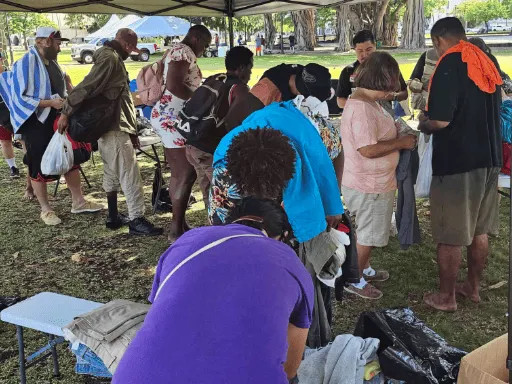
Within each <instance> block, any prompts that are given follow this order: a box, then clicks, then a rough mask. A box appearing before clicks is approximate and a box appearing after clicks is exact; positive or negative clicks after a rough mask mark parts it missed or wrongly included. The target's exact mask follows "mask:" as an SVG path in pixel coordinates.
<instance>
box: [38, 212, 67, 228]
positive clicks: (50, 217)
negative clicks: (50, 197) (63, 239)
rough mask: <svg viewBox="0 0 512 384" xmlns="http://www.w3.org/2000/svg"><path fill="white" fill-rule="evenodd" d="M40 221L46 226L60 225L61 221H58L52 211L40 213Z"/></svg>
mask: <svg viewBox="0 0 512 384" xmlns="http://www.w3.org/2000/svg"><path fill="white" fill-rule="evenodd" d="M41 220H43V221H44V223H45V224H46V225H59V224H60V223H62V220H61V219H59V217H58V216H57V215H56V214H55V212H53V211H48V212H41Z"/></svg>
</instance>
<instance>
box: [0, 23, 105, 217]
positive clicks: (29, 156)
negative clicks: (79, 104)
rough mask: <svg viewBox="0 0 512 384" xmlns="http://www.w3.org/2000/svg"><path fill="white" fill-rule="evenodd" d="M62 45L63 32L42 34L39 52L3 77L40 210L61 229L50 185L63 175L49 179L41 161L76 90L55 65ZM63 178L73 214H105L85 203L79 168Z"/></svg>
mask: <svg viewBox="0 0 512 384" xmlns="http://www.w3.org/2000/svg"><path fill="white" fill-rule="evenodd" d="M62 41H69V40H68V39H63V38H62V36H61V34H60V31H57V30H56V29H54V28H51V27H41V28H39V29H38V30H37V33H36V41H35V46H34V47H32V48H30V50H29V51H28V52H27V53H26V54H25V55H24V56H23V58H21V59H20V60H18V61H17V62H16V63H15V64H14V66H13V69H12V71H7V72H3V73H2V74H0V96H1V97H2V99H3V100H4V102H5V104H6V105H7V107H8V108H9V113H10V118H11V125H12V127H13V130H14V133H18V134H21V136H22V139H23V141H24V142H25V147H26V155H25V163H26V164H27V165H28V171H29V175H30V177H31V179H32V187H33V189H34V194H35V195H36V197H37V200H38V201H39V204H40V205H41V219H42V220H43V221H44V223H45V224H47V225H57V224H60V223H61V220H60V218H59V217H58V216H57V215H56V214H55V212H54V211H53V210H52V208H51V206H50V203H49V201H48V193H47V190H46V183H47V182H50V181H54V180H57V179H58V178H59V177H60V175H44V174H43V173H42V171H41V160H42V158H43V155H44V152H45V151H46V148H47V147H48V144H49V143H50V141H51V139H52V137H53V135H54V129H53V126H54V122H55V120H56V118H57V115H58V111H59V110H60V109H61V108H62V105H63V103H64V99H65V98H66V97H67V94H68V92H69V91H70V90H71V88H72V87H71V84H70V81H69V77H67V76H66V75H65V74H64V72H63V71H62V69H61V68H60V66H59V64H57V61H56V60H57V55H58V54H59V52H60V45H61V43H62ZM64 176H65V178H66V183H67V186H68V188H69V190H70V191H71V197H72V207H71V213H84V212H97V211H100V210H101V209H103V206H102V205H100V204H96V203H93V202H91V201H87V200H85V199H84V196H83V195H82V189H81V185H80V173H79V171H78V167H74V168H73V169H71V171H69V172H68V173H67V174H66V175H64Z"/></svg>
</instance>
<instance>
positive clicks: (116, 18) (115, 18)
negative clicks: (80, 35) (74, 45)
mask: <svg viewBox="0 0 512 384" xmlns="http://www.w3.org/2000/svg"><path fill="white" fill-rule="evenodd" d="M119 20H120V19H119V16H117V15H112V16H110V19H109V20H108V21H107V24H105V25H104V26H103V27H101V28H100V29H98V30H97V31H96V32H93V33H91V34H89V35H87V36H86V37H85V40H86V41H89V40H92V39H94V38H96V37H103V36H104V33H106V32H107V31H108V30H109V29H110V28H112V26H113V25H114V24H116V23H117V22H118V21H119Z"/></svg>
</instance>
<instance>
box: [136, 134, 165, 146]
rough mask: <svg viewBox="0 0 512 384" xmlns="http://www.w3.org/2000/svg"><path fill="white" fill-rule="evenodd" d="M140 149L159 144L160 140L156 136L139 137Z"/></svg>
mask: <svg viewBox="0 0 512 384" xmlns="http://www.w3.org/2000/svg"><path fill="white" fill-rule="evenodd" d="M139 142H140V147H141V148H144V147H149V146H151V145H155V144H160V143H161V140H160V137H159V136H158V135H152V136H139Z"/></svg>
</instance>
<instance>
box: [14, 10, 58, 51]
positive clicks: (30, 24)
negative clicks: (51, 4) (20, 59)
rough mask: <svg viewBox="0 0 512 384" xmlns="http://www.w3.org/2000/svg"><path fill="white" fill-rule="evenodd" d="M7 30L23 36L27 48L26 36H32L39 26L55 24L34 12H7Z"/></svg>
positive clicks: (54, 25)
mask: <svg viewBox="0 0 512 384" xmlns="http://www.w3.org/2000/svg"><path fill="white" fill-rule="evenodd" d="M7 16H8V20H9V32H10V33H12V34H18V35H21V36H23V41H24V44H25V49H28V43H27V36H32V35H33V34H34V33H35V32H36V29H37V28H39V27H54V28H57V25H56V24H55V23H54V22H52V21H51V20H49V19H48V18H47V17H46V16H44V15H42V14H40V13H35V12H30V13H29V12H9V13H8V14H7Z"/></svg>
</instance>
